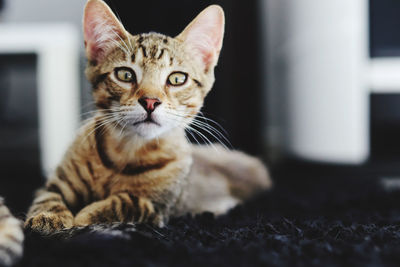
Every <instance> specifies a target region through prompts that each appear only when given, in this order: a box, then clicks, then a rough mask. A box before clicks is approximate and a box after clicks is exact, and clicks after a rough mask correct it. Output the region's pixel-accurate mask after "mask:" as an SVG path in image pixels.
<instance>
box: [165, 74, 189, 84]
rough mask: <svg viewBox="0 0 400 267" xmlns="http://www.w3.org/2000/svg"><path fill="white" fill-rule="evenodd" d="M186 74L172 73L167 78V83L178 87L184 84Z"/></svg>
mask: <svg viewBox="0 0 400 267" xmlns="http://www.w3.org/2000/svg"><path fill="white" fill-rule="evenodd" d="M186 80H187V74H186V73H184V72H173V73H171V74H170V75H169V76H168V80H167V83H168V84H169V85H172V86H180V85H183V84H185V83H186Z"/></svg>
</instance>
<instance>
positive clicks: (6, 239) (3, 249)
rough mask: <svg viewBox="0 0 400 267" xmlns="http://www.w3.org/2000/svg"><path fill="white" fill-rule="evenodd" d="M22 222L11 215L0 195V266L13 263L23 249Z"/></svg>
mask: <svg viewBox="0 0 400 267" xmlns="http://www.w3.org/2000/svg"><path fill="white" fill-rule="evenodd" d="M23 241H24V233H23V231H22V222H21V221H20V220H18V219H16V218H15V217H14V216H12V215H11V213H10V211H9V210H8V208H7V207H6V206H5V205H4V201H3V199H2V198H1V197H0V266H10V265H12V264H13V263H15V262H16V261H17V260H18V259H19V258H20V257H21V256H22V251H23Z"/></svg>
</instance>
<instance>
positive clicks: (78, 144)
mask: <svg viewBox="0 0 400 267" xmlns="http://www.w3.org/2000/svg"><path fill="white" fill-rule="evenodd" d="M211 9H213V10H211ZM211 9H210V10H211V12H214V13H216V12H222V11H219V9H218V8H217V7H212V8H211ZM93 10H95V11H96V12H98V13H100V14H102V16H103V17H102V18H103V20H104V19H105V20H110V21H107V23H111V24H112V25H113V29H115V30H113V32H117V33H118V36H117V37H118V38H115V40H111V41H110V43H111V44H110V43H107V44H104V43H101V45H102V46H100V47H99V44H97V43H96V39H94V38H92V39H90V37H86V38H87V39H88V41H87V42H86V48H87V55H88V59H89V64H88V67H87V69H86V75H87V78H88V80H89V81H90V82H91V83H92V85H93V97H94V100H95V102H96V104H97V107H98V108H99V109H98V112H97V114H96V115H95V116H94V117H93V118H91V119H89V120H88V121H87V122H86V123H85V125H84V126H83V127H82V129H81V130H80V132H79V133H78V135H77V137H76V139H75V141H74V143H73V144H72V145H71V146H70V148H69V150H68V151H67V153H66V155H65V157H64V159H63V160H62V162H61V163H60V164H59V167H58V168H57V170H56V171H55V173H54V175H53V176H52V177H50V179H49V180H48V182H47V183H46V186H45V187H44V188H43V189H41V190H39V191H38V192H37V195H36V198H35V200H34V201H33V204H32V206H31V208H30V209H29V212H28V216H27V220H26V223H25V226H26V227H29V228H31V229H33V230H37V231H41V232H52V231H54V230H57V229H62V228H68V227H72V226H82V225H89V224H94V223H100V222H113V221H123V222H147V223H152V224H155V225H157V226H163V225H164V223H165V222H167V220H168V218H169V217H170V216H179V215H181V214H184V213H187V212H190V213H198V212H203V211H211V212H214V213H215V214H222V213H224V212H226V211H227V210H228V209H230V208H232V207H233V206H234V205H236V204H237V203H240V202H241V201H243V200H245V199H247V198H249V197H251V196H253V195H254V194H255V193H257V192H259V191H261V190H263V189H265V188H268V187H269V186H270V184H271V183H270V180H269V177H268V174H267V171H266V169H265V167H264V166H263V165H262V163H261V162H260V161H259V160H257V159H255V158H252V157H250V156H247V155H245V154H243V153H240V152H235V151H228V150H226V149H224V148H222V147H220V146H215V149H213V148H210V147H197V146H192V145H190V144H189V143H188V142H187V140H186V136H185V132H184V128H185V127H187V126H188V125H189V124H190V123H191V122H193V121H194V120H195V118H194V116H195V115H196V114H197V113H198V112H199V110H200V108H201V107H202V105H203V100H204V97H205V96H206V95H207V93H208V92H209V90H210V89H211V87H212V84H213V82H214V66H215V64H216V62H217V56H218V53H219V49H220V47H219V46H220V45H221V44H222V41H221V42H220V43H218V42H215V45H216V48H215V50H210V51H206V52H209V53H208V54H207V53H205V54H201V55H198V54H197V53H199V52H196V53H194V50H193V49H191V47H190V46H189V45H188V41H187V40H188V39H190V38H189V37H187V36H188V35H189V34H190V32H189V31H190V30H191V27H192V25H194V26H193V27H195V26H197V25H196V23H192V24H191V25H190V26H189V27H188V28H187V29H188V30H185V31H184V32H183V33H182V34H181V35H179V36H178V37H176V38H171V37H167V36H164V35H161V34H156V33H150V34H141V35H136V36H132V35H130V34H129V33H127V32H125V31H124V30H123V27H122V25H120V24H119V23H118V22H116V20H115V18H114V17H113V14H112V13H111V11H110V10H109V9H108V7H106V6H105V4H104V3H102V2H101V1H99V0H90V1H89V2H88V4H87V8H86V15H87V16H88V17H90V16H92V13H93V12H94V11H93ZM85 21H89V22H90V23H91V21H90V18H86V19H85ZM195 21H196V20H195ZM90 23H86V24H85V25H87V24H90ZM90 25H91V24H90ZM85 31H86V32H88V33H87V35H88V36H90V34H92V33H91V29H90V28H88V29H87V28H85ZM108 34H109V32H108ZM94 35H95V34H94ZM112 36H113V35H111V37H110V38H112ZM102 42H104V40H103V41H102ZM203 50H204V49H203ZM199 51H200V50H199ZM201 51H202V50H201ZM118 67H129V68H132V69H133V70H134V71H135V75H136V76H137V77H136V78H137V79H138V80H137V81H135V82H131V83H124V82H121V81H118V79H116V77H115V70H116V68H118ZM137 69H140V71H138V72H136V70H137ZM174 71H183V72H184V73H187V74H188V80H187V82H186V83H185V84H184V85H182V86H181V87H179V88H177V87H174V86H171V85H169V84H168V83H166V80H167V79H166V77H168V73H171V72H174ZM143 97H145V98H151V99H158V100H159V101H160V103H161V104H160V107H158V108H157V109H156V110H155V111H154V112H153V113H152V114H153V115H154V113H156V112H159V115H157V116H159V117H158V120H159V125H158V126H154V124H149V125H152V126H149V127H153V128H146V127H147V126H143V128H142V130H140V129H139V128H135V125H136V124H135V123H133V122H132V121H131V120H137V118H133V119H132V118H129V116H132V115H129V114H132V112H133V110H134V109H137V110H140V112H143V110H142V108H141V107H140V105H139V100H140V99H141V98H143ZM116 114H117V115H118V116H120V119H119V120H113V121H111V122H107V120H108V119H110V118H111V119H112V118H114V117H113V116H116ZM138 116H139V115H138ZM140 116H142V115H140ZM147 116H150V115H147ZM154 116H156V115H154ZM121 118H122V119H121ZM143 124H144V123H141V124H140V125H143ZM146 125H147V124H146ZM171 125H172V126H171ZM138 127H141V126H138ZM162 127H164V128H162ZM160 129H162V130H160ZM157 131H159V132H157ZM154 132H157V134H155V133H154ZM153 135H154V136H153Z"/></svg>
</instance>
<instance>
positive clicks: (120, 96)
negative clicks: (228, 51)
mask: <svg viewBox="0 0 400 267" xmlns="http://www.w3.org/2000/svg"><path fill="white" fill-rule="evenodd" d="M223 33H224V13H223V11H222V9H221V8H220V7H219V6H215V5H213V6H209V7H208V8H206V9H205V10H204V11H202V12H201V13H200V14H199V15H198V16H197V17H196V18H195V19H194V20H193V21H192V22H191V23H190V24H189V25H188V26H187V27H186V28H185V29H184V30H183V32H182V33H180V34H179V35H178V36H176V37H175V38H172V37H168V36H165V35H162V34H158V33H148V34H139V35H131V34H130V33H128V32H127V31H126V30H125V29H124V27H123V25H122V24H121V23H120V22H119V21H118V19H116V17H115V15H114V14H113V12H112V11H111V9H110V8H109V7H108V6H107V5H106V4H105V3H104V2H103V1H101V0H89V1H88V3H87V4H86V8H85V12H84V39H85V48H86V56H87V58H88V62H89V63H88V67H87V69H86V76H87V78H88V79H89V81H90V82H91V83H92V85H93V97H94V100H95V103H96V105H97V107H98V108H99V109H100V110H101V111H102V112H103V114H104V115H103V117H104V119H105V120H108V121H109V122H110V123H117V124H118V125H119V126H120V127H122V128H123V129H124V130H123V131H127V132H130V133H135V134H137V135H139V136H141V137H143V138H146V139H151V138H154V137H157V136H160V135H162V134H163V133H166V132H168V131H170V130H172V129H176V128H185V127H186V126H187V125H188V124H189V123H190V122H191V121H192V119H193V118H194V116H195V115H196V114H197V113H198V112H199V110H200V108H201V107H202V105H203V101H204V97H205V96H206V95H207V93H208V92H209V91H210V89H211V87H212V85H213V83H214V67H215V65H216V63H217V60H218V56H219V52H220V50H221V47H222V39H223Z"/></svg>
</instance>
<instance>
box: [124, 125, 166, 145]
mask: <svg viewBox="0 0 400 267" xmlns="http://www.w3.org/2000/svg"><path fill="white" fill-rule="evenodd" d="M125 131H127V132H129V133H130V134H135V135H137V136H139V137H141V138H143V139H145V140H151V139H154V138H157V137H159V136H160V135H163V134H164V133H165V132H167V131H168V129H167V128H166V127H163V126H162V125H160V124H158V123H155V122H146V121H144V122H140V123H136V124H133V125H131V126H129V127H126V129H125Z"/></svg>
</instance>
